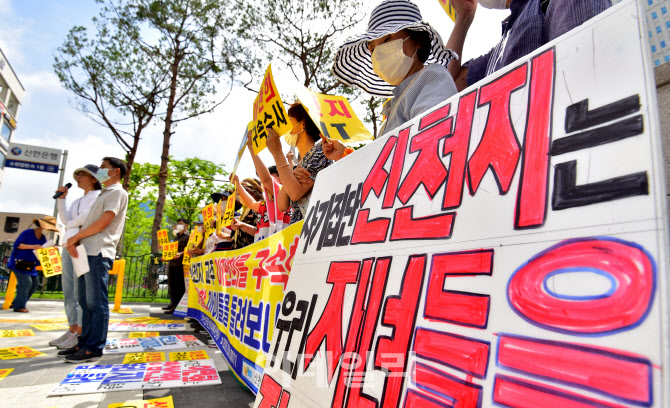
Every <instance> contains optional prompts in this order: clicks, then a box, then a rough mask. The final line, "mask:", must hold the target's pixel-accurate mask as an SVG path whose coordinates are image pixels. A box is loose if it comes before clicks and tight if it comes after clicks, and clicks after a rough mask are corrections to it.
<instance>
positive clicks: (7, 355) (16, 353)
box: [0, 346, 46, 360]
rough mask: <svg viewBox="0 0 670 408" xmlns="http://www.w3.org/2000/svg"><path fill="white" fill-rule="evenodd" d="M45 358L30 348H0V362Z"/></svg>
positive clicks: (42, 354)
mask: <svg viewBox="0 0 670 408" xmlns="http://www.w3.org/2000/svg"><path fill="white" fill-rule="evenodd" d="M40 356H46V354H44V353H42V352H41V351H37V350H35V349H34V348H30V347H25V346H23V347H9V348H0V360H14V359H17V358H30V357H40Z"/></svg>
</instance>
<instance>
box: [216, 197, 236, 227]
mask: <svg viewBox="0 0 670 408" xmlns="http://www.w3.org/2000/svg"><path fill="white" fill-rule="evenodd" d="M235 195H236V192H235V191H233V194H231V195H230V196H229V197H228V202H226V213H225V214H224V215H223V218H222V219H221V227H228V226H230V224H232V223H233V218H235ZM219 205H220V203H219ZM220 208H221V207H219V214H220V213H221V212H220V211H221V210H220Z"/></svg>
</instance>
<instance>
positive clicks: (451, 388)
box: [412, 363, 482, 408]
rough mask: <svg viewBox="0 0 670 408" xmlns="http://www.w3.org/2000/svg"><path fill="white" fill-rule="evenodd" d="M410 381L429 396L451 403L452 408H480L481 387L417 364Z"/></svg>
mask: <svg viewBox="0 0 670 408" xmlns="http://www.w3.org/2000/svg"><path fill="white" fill-rule="evenodd" d="M412 380H413V382H414V383H415V384H417V386H418V387H419V388H422V389H424V390H426V391H427V392H428V393H430V394H431V396H433V397H436V396H437V397H440V398H444V399H445V400H447V401H449V402H451V404H450V405H451V406H453V407H454V408H475V407H480V406H481V399H482V387H481V385H477V384H473V383H470V382H467V381H463V380H461V379H460V378H458V377H456V376H453V375H451V374H449V373H446V372H444V371H441V370H438V369H436V368H433V367H430V366H428V365H425V364H421V363H417V364H416V365H415V366H414V367H413V369H412ZM445 397H448V398H449V399H447V398H445ZM445 402H446V401H445ZM419 406H422V405H417V407H419Z"/></svg>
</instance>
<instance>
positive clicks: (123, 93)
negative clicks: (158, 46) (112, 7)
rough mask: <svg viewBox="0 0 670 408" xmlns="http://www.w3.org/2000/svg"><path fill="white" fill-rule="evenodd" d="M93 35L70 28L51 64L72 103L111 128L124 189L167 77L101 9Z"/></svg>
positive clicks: (165, 87)
mask: <svg viewBox="0 0 670 408" xmlns="http://www.w3.org/2000/svg"><path fill="white" fill-rule="evenodd" d="M93 22H94V26H95V34H94V35H93V37H92V38H89V32H88V31H89V30H88V29H87V28H85V27H82V26H76V27H73V28H72V29H71V30H70V31H69V33H68V35H67V37H66V39H65V41H64V43H63V45H61V46H60V47H59V48H58V49H57V51H56V53H55V55H54V64H53V68H54V71H55V73H56V75H57V76H58V79H59V80H60V82H61V84H62V86H63V87H64V88H65V89H67V90H68V91H70V92H72V93H73V94H74V96H75V99H74V100H73V105H74V107H75V108H76V109H78V110H79V111H81V112H83V113H84V114H85V115H86V116H87V117H89V118H90V119H92V120H93V121H94V122H96V123H98V124H100V125H101V126H104V127H106V128H108V129H109V130H110V132H111V133H112V135H113V136H114V138H115V140H116V141H117V143H118V144H119V145H120V146H121V147H122V148H123V150H124V151H125V152H126V157H125V159H126V162H127V164H128V173H127V174H126V176H125V178H124V180H123V187H124V188H125V189H126V190H127V189H128V187H129V185H130V178H131V174H132V170H133V163H134V162H135V155H136V153H137V149H138V146H139V141H140V138H141V135H142V132H143V131H144V129H145V128H146V127H147V126H148V125H149V123H151V122H152V120H153V119H154V117H155V116H156V114H157V108H158V106H159V105H160V104H161V102H162V100H163V95H164V93H165V91H166V89H167V82H166V79H167V76H166V75H165V73H164V72H163V71H162V70H160V69H157V67H156V66H154V65H153V64H151V61H150V59H149V56H148V55H147V54H145V53H142V52H138V49H137V47H136V45H135V42H134V41H133V40H132V38H131V37H129V36H128V35H127V34H128V33H127V32H126V31H125V30H123V29H120V28H119V27H118V25H115V24H114V23H113V22H112V21H111V18H110V15H109V13H108V12H106V11H105V10H103V12H101V13H100V16H99V17H98V18H94V19H93Z"/></svg>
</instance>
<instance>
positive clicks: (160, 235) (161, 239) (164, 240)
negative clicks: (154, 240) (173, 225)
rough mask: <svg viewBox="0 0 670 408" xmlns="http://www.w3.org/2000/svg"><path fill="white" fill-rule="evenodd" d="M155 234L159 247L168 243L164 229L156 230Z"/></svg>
mask: <svg viewBox="0 0 670 408" xmlns="http://www.w3.org/2000/svg"><path fill="white" fill-rule="evenodd" d="M156 236H157V237H158V245H160V246H161V247H162V246H163V245H167V244H169V243H170V240H169V239H168V232H167V230H166V229H162V230H158V232H156Z"/></svg>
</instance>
